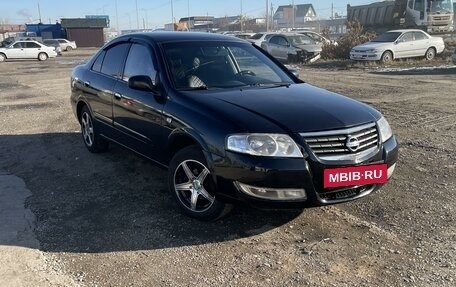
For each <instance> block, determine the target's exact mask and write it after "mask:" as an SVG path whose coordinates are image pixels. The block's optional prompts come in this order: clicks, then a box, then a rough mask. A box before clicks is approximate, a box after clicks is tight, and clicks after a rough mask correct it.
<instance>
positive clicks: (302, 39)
mask: <svg viewBox="0 0 456 287" xmlns="http://www.w3.org/2000/svg"><path fill="white" fill-rule="evenodd" d="M288 38H289V39H290V41H291V43H292V44H293V46H296V45H314V44H316V42H315V40H314V39H312V38H310V37H309V36H307V35H293V36H289V37H288Z"/></svg>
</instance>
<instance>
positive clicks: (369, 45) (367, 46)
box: [353, 42, 393, 51]
mask: <svg viewBox="0 0 456 287" xmlns="http://www.w3.org/2000/svg"><path fill="white" fill-rule="evenodd" d="M390 45H393V43H390V42H367V43H364V44H361V45H358V46H356V47H354V48H353V49H354V50H362V51H366V50H371V49H385V48H386V47H388V46H390Z"/></svg>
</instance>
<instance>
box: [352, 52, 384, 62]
mask: <svg viewBox="0 0 456 287" xmlns="http://www.w3.org/2000/svg"><path fill="white" fill-rule="evenodd" d="M381 58H382V54H381V53H380V52H375V53H373V52H350V59H351V60H356V61H380V59H381Z"/></svg>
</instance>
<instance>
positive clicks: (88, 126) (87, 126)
mask: <svg viewBox="0 0 456 287" xmlns="http://www.w3.org/2000/svg"><path fill="white" fill-rule="evenodd" d="M81 131H82V136H83V137H84V141H85V143H86V144H87V146H89V147H91V146H92V145H93V141H94V133H93V124H92V118H91V117H90V115H89V114H88V113H83V114H82V116H81Z"/></svg>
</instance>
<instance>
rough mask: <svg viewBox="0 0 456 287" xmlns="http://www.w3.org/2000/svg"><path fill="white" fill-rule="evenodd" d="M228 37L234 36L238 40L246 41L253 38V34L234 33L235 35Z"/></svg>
mask: <svg viewBox="0 0 456 287" xmlns="http://www.w3.org/2000/svg"><path fill="white" fill-rule="evenodd" d="M228 35H232V36H234V37H236V38H239V39H244V40H246V39H249V38H250V37H252V35H253V33H241V32H239V33H233V34H228Z"/></svg>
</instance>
